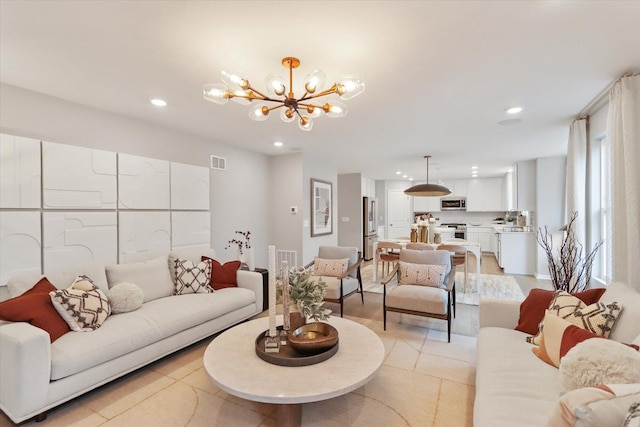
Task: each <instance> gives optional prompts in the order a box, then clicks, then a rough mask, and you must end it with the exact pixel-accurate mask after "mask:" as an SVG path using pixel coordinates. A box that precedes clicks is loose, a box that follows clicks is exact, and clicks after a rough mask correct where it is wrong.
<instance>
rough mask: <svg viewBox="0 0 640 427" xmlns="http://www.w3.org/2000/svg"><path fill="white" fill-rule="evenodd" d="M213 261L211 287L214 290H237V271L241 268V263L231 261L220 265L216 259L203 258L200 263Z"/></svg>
mask: <svg viewBox="0 0 640 427" xmlns="http://www.w3.org/2000/svg"><path fill="white" fill-rule="evenodd" d="M208 259H210V260H211V287H212V288H213V289H214V290H216V291H217V290H218V289H223V288H235V287H237V286H238V282H237V280H236V275H237V271H238V269H239V268H240V264H242V263H241V262H240V261H229V262H225V263H224V264H220V263H219V262H218V261H216V260H215V259H211V258H209V257H206V256H203V257H202V258H201V259H200V261H205V260H208Z"/></svg>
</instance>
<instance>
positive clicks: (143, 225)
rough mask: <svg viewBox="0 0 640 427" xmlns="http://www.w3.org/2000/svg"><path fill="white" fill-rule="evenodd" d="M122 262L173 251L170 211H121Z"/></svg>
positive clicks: (136, 260) (140, 259)
mask: <svg viewBox="0 0 640 427" xmlns="http://www.w3.org/2000/svg"><path fill="white" fill-rule="evenodd" d="M118 215H119V218H120V221H119V228H120V257H119V262H120V263H121V264H124V263H127V262H138V261H144V260H147V259H150V258H153V257H155V256H158V255H165V254H167V253H169V252H170V251H171V218H170V214H169V212H120V213H119V214H118Z"/></svg>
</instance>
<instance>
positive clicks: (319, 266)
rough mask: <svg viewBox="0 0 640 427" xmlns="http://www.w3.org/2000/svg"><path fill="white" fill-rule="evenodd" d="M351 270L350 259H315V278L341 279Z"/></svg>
mask: <svg viewBox="0 0 640 427" xmlns="http://www.w3.org/2000/svg"><path fill="white" fill-rule="evenodd" d="M348 269H349V258H342V259H323V258H318V257H315V258H314V259H313V275H314V276H330V277H339V276H341V275H342V274H343V273H345V272H346V271H347V270H348Z"/></svg>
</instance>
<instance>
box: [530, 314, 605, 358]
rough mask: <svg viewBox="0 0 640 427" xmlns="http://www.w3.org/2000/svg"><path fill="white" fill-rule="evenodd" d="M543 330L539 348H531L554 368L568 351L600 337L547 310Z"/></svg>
mask: <svg viewBox="0 0 640 427" xmlns="http://www.w3.org/2000/svg"><path fill="white" fill-rule="evenodd" d="M543 324H544V329H543V330H542V334H541V335H540V346H539V347H533V348H532V351H533V353H534V354H535V355H536V356H538V357H539V358H540V359H541V360H544V361H545V362H547V363H548V364H550V365H553V366H555V367H556V368H557V367H559V366H560V361H561V360H562V358H563V357H564V356H565V355H566V354H567V352H568V351H569V350H571V349H572V348H573V347H575V346H576V345H577V344H579V343H581V342H582V341H585V340H588V339H590V338H601V339H604V338H603V337H601V336H600V335H597V334H594V333H593V332H590V331H587V330H585V329H582V328H581V327H579V326H576V325H574V324H573V323H569V322H567V321H566V320H564V319H561V318H559V317H558V316H556V315H554V314H551V313H550V312H549V311H548V310H547V314H546V315H545V316H544V321H543Z"/></svg>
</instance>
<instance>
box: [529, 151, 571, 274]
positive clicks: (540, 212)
mask: <svg viewBox="0 0 640 427" xmlns="http://www.w3.org/2000/svg"><path fill="white" fill-rule="evenodd" d="M535 168H536V172H535V176H536V195H535V198H536V206H537V209H536V218H537V224H538V227H540V228H544V226H545V225H546V226H547V227H548V228H549V232H550V233H552V235H553V242H554V246H555V247H557V246H558V245H559V244H560V242H561V241H562V232H561V231H559V230H560V228H561V227H562V226H563V225H564V224H565V218H564V202H565V180H566V169H567V157H566V156H556V157H544V158H540V159H537V160H535ZM537 254H538V260H537V263H536V277H538V278H548V277H549V267H548V263H547V257H546V253H545V252H544V250H543V249H542V248H541V247H540V245H537Z"/></svg>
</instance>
